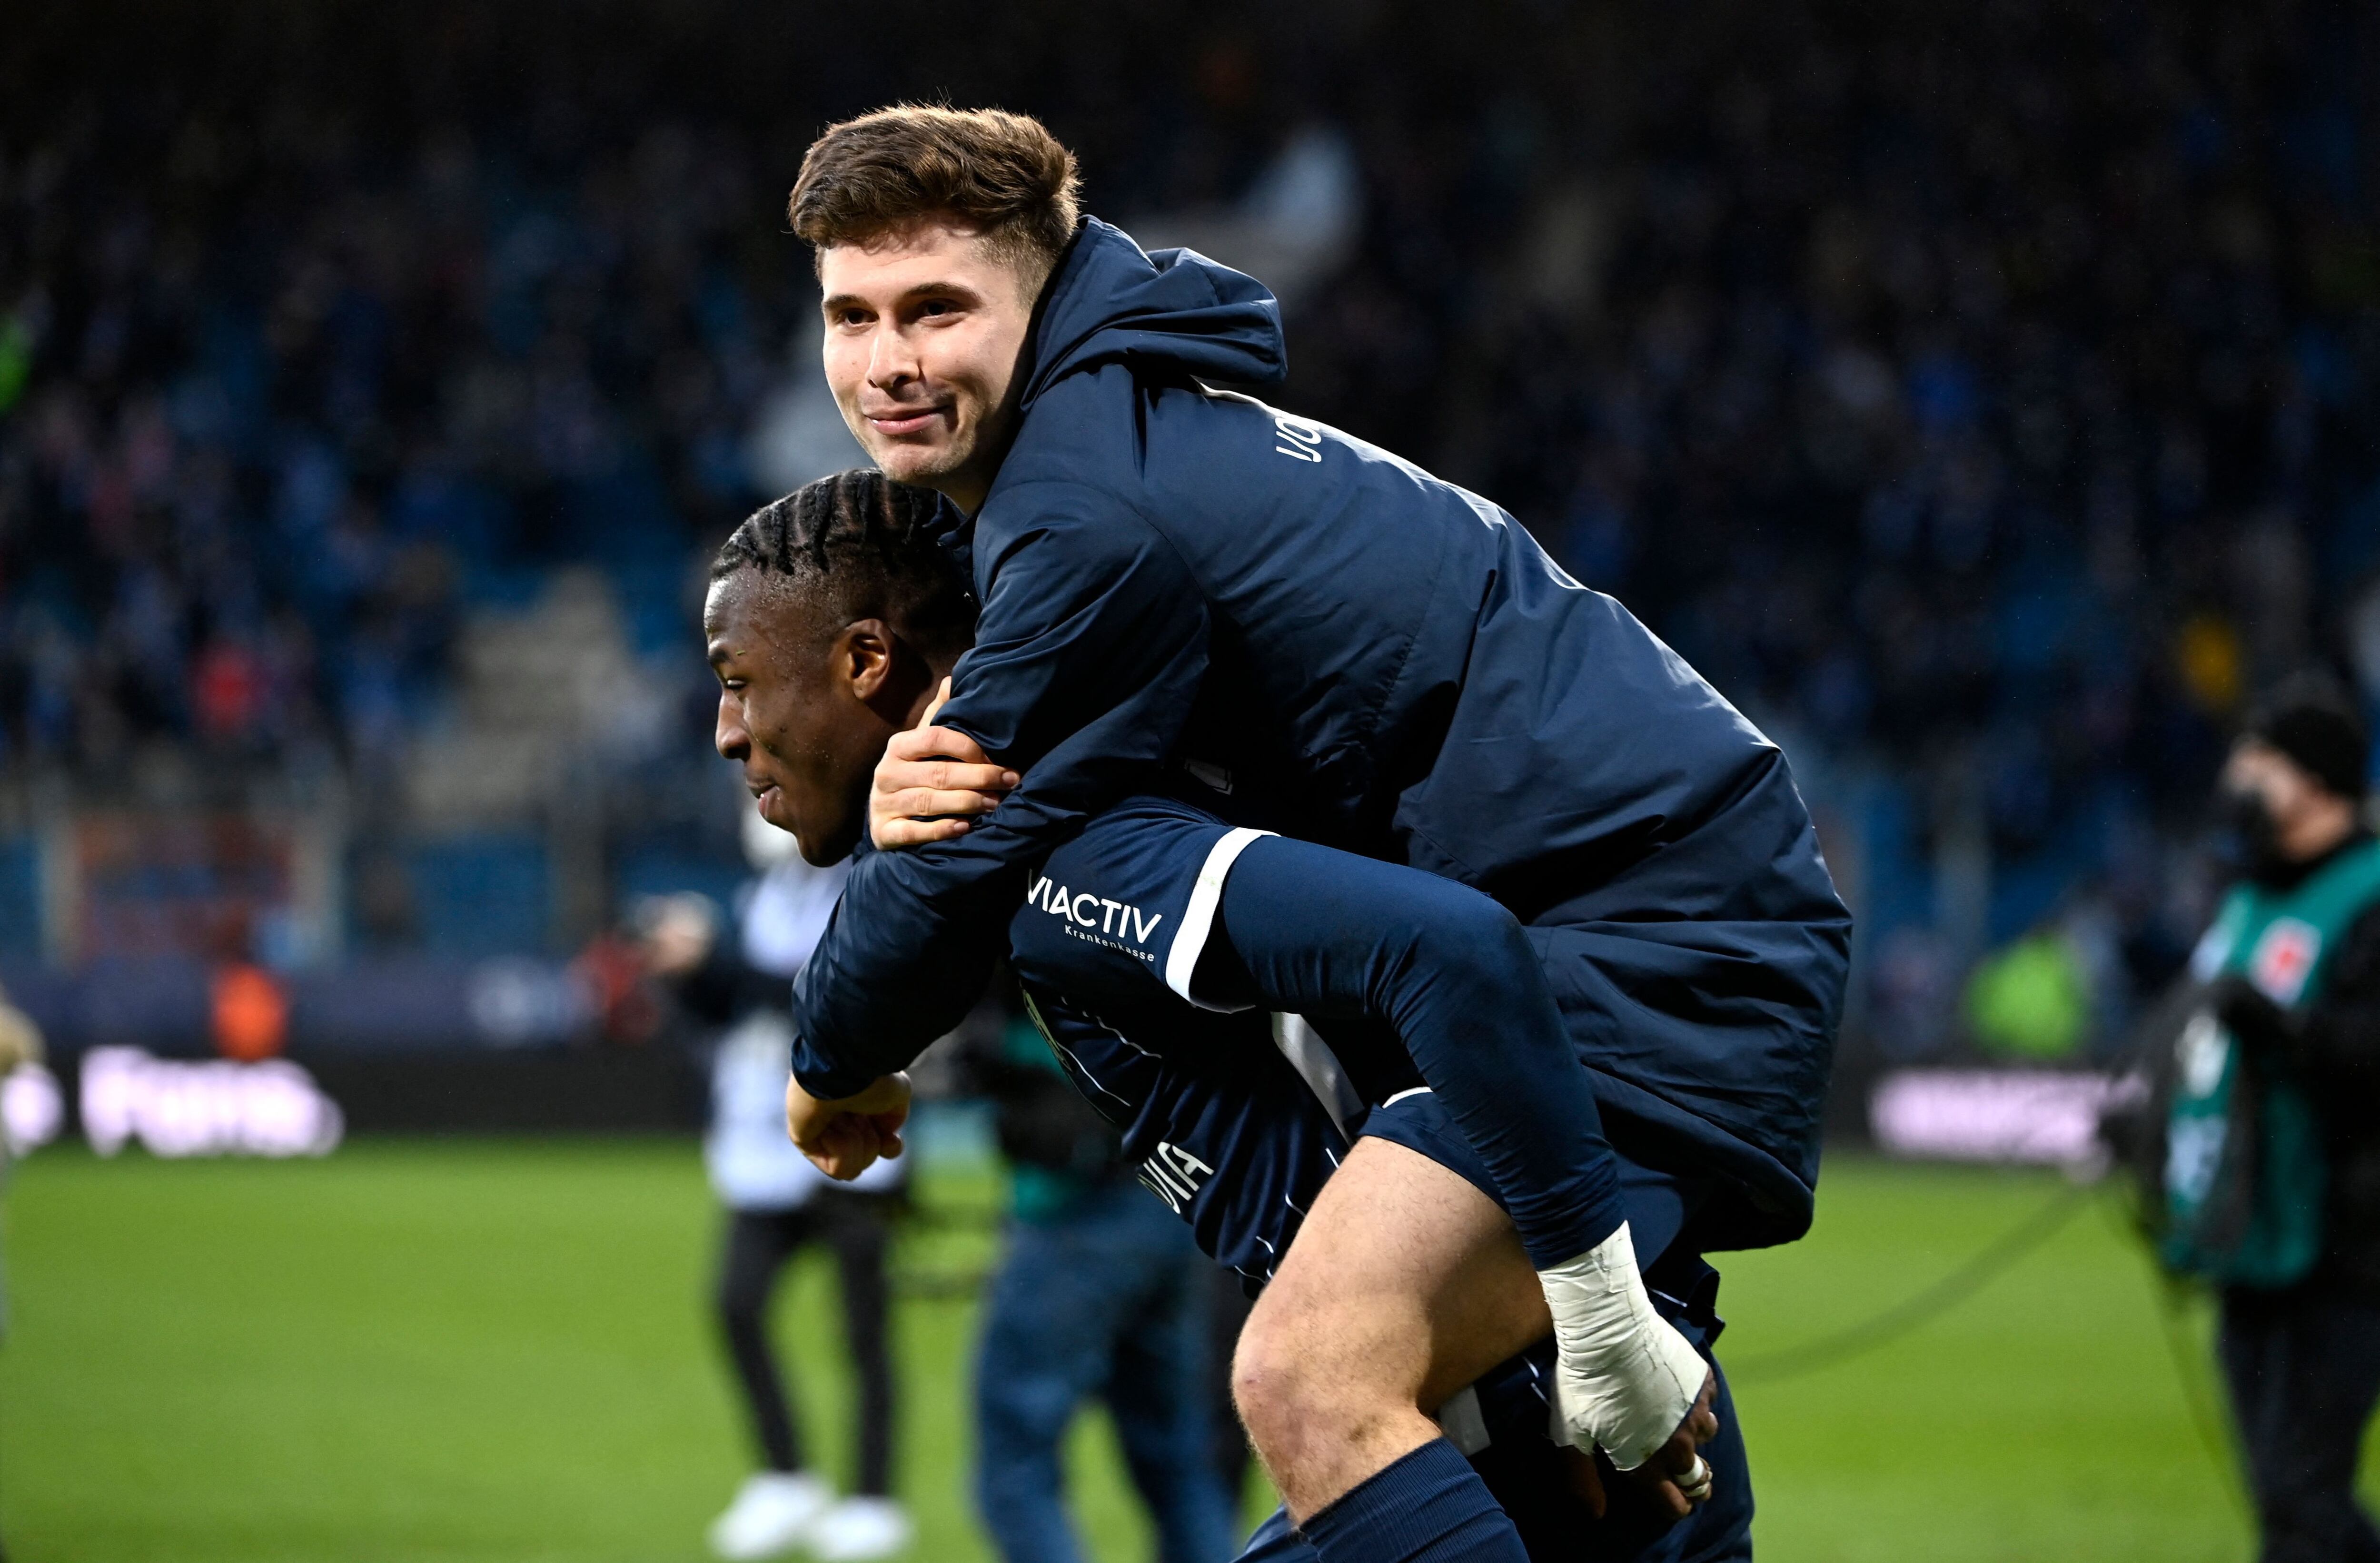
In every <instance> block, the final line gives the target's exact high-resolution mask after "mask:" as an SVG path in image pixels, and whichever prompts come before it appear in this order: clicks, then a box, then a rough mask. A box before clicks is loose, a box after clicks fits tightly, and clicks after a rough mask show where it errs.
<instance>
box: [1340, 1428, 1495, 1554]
mask: <svg viewBox="0 0 2380 1563" xmlns="http://www.w3.org/2000/svg"><path fill="white" fill-rule="evenodd" d="M1298 1533H1299V1534H1301V1535H1303V1536H1304V1537H1305V1539H1306V1541H1307V1542H1308V1543H1309V1544H1311V1545H1312V1546H1313V1548H1314V1550H1315V1552H1316V1553H1317V1554H1318V1555H1319V1556H1320V1557H1321V1558H1322V1563H1528V1557H1529V1555H1528V1553H1527V1551H1526V1550H1525V1549H1524V1548H1523V1547H1522V1545H1521V1538H1520V1534H1519V1533H1517V1532H1515V1531H1514V1530H1513V1529H1512V1521H1511V1520H1510V1519H1508V1518H1507V1517H1506V1516H1505V1513H1504V1510H1503V1509H1502V1508H1500V1506H1499V1505H1498V1504H1497V1502H1496V1499H1495V1498H1494V1497H1493V1496H1491V1495H1490V1494H1489V1493H1488V1484H1487V1483H1485V1482H1482V1481H1481V1480H1480V1479H1479V1472H1476V1471H1474V1470H1472V1469H1471V1462H1470V1461H1469V1460H1465V1459H1463V1457H1462V1456H1461V1455H1460V1454H1458V1453H1456V1452H1455V1448H1454V1446H1453V1445H1452V1444H1450V1443H1448V1442H1447V1441H1446V1440H1445V1439H1443V1438H1432V1439H1431V1440H1430V1441H1429V1442H1428V1443H1427V1444H1424V1445H1423V1446H1422V1447H1421V1448H1417V1449H1415V1450H1414V1452H1413V1453H1411V1454H1409V1455H1405V1456H1403V1457H1401V1458H1400V1459H1398V1460H1396V1461H1395V1462H1394V1463H1393V1464H1391V1465H1390V1466H1388V1467H1387V1468H1386V1469H1384V1470H1382V1471H1379V1472H1375V1473H1374V1474H1372V1475H1371V1476H1369V1477H1366V1479H1365V1480H1363V1481H1361V1482H1359V1483H1357V1484H1355V1485H1354V1487H1353V1488H1351V1489H1349V1491H1348V1492H1347V1494H1346V1495H1345V1496H1342V1497H1341V1498H1340V1499H1339V1500H1338V1501H1337V1502H1336V1503H1333V1504H1331V1505H1330V1507H1329V1508H1325V1509H1324V1510H1322V1512H1321V1513H1319V1514H1317V1515H1316V1516H1315V1517H1314V1518H1313V1519H1311V1520H1308V1521H1306V1522H1305V1524H1303V1525H1301V1526H1299V1527H1298Z"/></svg>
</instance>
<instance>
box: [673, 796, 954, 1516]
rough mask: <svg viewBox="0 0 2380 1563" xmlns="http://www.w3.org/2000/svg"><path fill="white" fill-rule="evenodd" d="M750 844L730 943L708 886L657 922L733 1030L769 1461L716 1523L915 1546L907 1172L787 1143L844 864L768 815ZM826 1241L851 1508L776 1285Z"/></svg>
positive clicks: (680, 971)
mask: <svg viewBox="0 0 2380 1563" xmlns="http://www.w3.org/2000/svg"><path fill="white" fill-rule="evenodd" d="M744 838H745V850H746V855H747V858H748V859H749V860H750V862H751V863H752V866H754V868H755V869H757V870H759V878H757V879H755V880H754V881H752V882H751V883H750V884H749V885H748V886H747V888H746V891H745V892H744V894H743V896H742V897H741V898H740V906H739V912H738V915H737V917H736V920H735V930H734V937H733V938H732V939H721V938H718V937H717V927H716V916H715V914H713V913H712V912H711V910H710V902H709V901H708V900H706V899H704V898H702V897H699V896H691V897H681V896H671V897H662V898H657V900H656V901H655V902H653V903H648V905H647V907H646V909H645V912H644V915H643V916H642V918H641V919H640V921H642V922H643V924H644V925H645V927H644V930H643V931H644V944H645V949H646V959H647V962H648V963H649V964H650V967H651V969H652V970H653V971H654V973H655V975H659V976H662V977H663V978H664V979H665V980H666V981H667V982H668V984H669V986H670V987H672V988H673V990H674V994H675V996H676V998H677V1000H678V1003H679V1006H680V1007H681V1008H682V1009H683V1010H684V1011H686V1013H687V1014H688V1016H689V1017H690V1018H692V1019H693V1020H695V1021H696V1022H697V1023H698V1024H703V1025H705V1026H706V1027H708V1028H710V1029H712V1030H713V1032H714V1034H717V1035H719V1037H720V1039H719V1042H718V1045H717V1048H716V1050H715V1052H714V1053H713V1056H712V1063H711V1121H710V1134H709V1136H708V1137H707V1139H706V1140H705V1142H704V1145H703V1159H704V1162H705V1164H706V1166H707V1168H708V1169H709V1171H710V1184H711V1187H712V1189H713V1190H714V1191H716V1192H717V1193H718V1195H719V1199H720V1203H721V1204H722V1205H723V1206H726V1208H727V1232H726V1240H725V1243H724V1245H723V1252H722V1258H721V1262H720V1268H719V1278H718V1288H717V1294H716V1295H717V1308H718V1317H719V1326H720V1330H721V1333H722V1336H723V1338H724V1339H725V1342H726V1346H727V1354H728V1359H729V1361H730V1363H732V1364H733V1366H734V1368H735V1383H736V1387H737V1388H738V1389H739V1390H740V1391H741V1393H742V1395H743V1399H744V1404H745V1409H746V1411H747V1414H748V1415H749V1417H750V1419H751V1426H752V1435H753V1439H754V1442H755V1444H756V1445H757V1446H758V1448H759V1455H760V1469H759V1470H758V1471H756V1472H754V1473H753V1474H752V1475H751V1476H749V1477H747V1479H746V1480H745V1483H744V1484H743V1486H742V1487H741V1488H740V1489H738V1490H737V1492H736V1495H735V1501H734V1502H733V1503H731V1504H730V1505H729V1506H728V1508H727V1510H726V1512H724V1513H722V1515H720V1516H719V1518H718V1519H717V1520H716V1521H713V1522H712V1524H711V1527H710V1546H711V1550H712V1551H713V1552H715V1553H717V1554H718V1555H719V1556H720V1557H724V1558H757V1557H771V1556H773V1555H775V1554H777V1553H781V1552H784V1551H787V1550H790V1549H791V1548H794V1547H795V1546H799V1547H802V1548H804V1549H805V1550H807V1552H808V1553H809V1554H810V1555H811V1556H813V1557H820V1558H824V1559H829V1560H835V1559H844V1560H855V1559H864V1558H875V1557H890V1556H891V1555H892V1554H894V1553H897V1552H899V1551H901V1550H903V1549H904V1548H905V1547H906V1546H907V1545H909V1542H910V1540H911V1538H912V1535H913V1527H912V1524H911V1521H910V1520H909V1516H908V1514H907V1512H906V1511H905V1509H904V1508H902V1507H901V1506H900V1505H899V1504H898V1503H896V1502H895V1501H894V1500H893V1498H892V1487H891V1478H892V1413H893V1383H892V1356H891V1351H890V1347H889V1341H888V1339H887V1334H888V1332H887V1325H888V1321H889V1315H890V1313H891V1305H890V1303H891V1297H890V1290H889V1288H888V1286H887V1283H886V1279H885V1250H886V1247H887V1241H888V1238H889V1235H890V1234H889V1218H890V1216H891V1213H892V1209H893V1208H894V1207H895V1206H897V1205H898V1203H899V1201H900V1198H901V1196H902V1186H903V1180H904V1178H905V1171H904V1166H905V1164H904V1163H901V1162H897V1161H894V1162H888V1163H885V1164H883V1165H882V1166H880V1167H879V1168H876V1169H870V1171H869V1172H868V1175H867V1176H865V1177H863V1178H861V1179H859V1180H858V1181H856V1182H854V1183H849V1184H844V1183H837V1182H834V1181H832V1180H830V1179H829V1178H828V1177H827V1176H826V1175H825V1174H824V1173H822V1172H820V1171H819V1170H818V1169H816V1168H814V1167H812V1166H811V1165H810V1164H809V1162H808V1161H807V1159H806V1158H805V1157H803V1156H802V1154H801V1153H800V1152H799V1151H797V1150H795V1148H794V1146H793V1143H792V1142H791V1141H789V1140H788V1139H786V1137H785V1121H784V1101H785V1082H786V1080H787V1079H788V1078H789V1068H788V1062H787V1060H788V1058H789V1055H790V1053H791V1049H792V1044H793V1033H792V1026H791V1023H790V1021H789V1019H788V1003H789V998H790V991H791V982H792V978H793V975H794V974H795V973H796V972H798V971H800V970H801V966H802V963H803V962H804V961H806V960H807V959H808V958H809V952H810V950H811V948H812V947H813V946H814V945H815V944H816V943H817V942H818V938H819V933H820V930H821V929H823V928H824V927H825V926H826V920H827V917H828V915H830V914H831V913H832V911H833V910H834V903H835V898H836V897H837V896H838V895H839V894H840V893H841V892H842V889H843V879H844V868H843V867H841V866H837V867H833V868H813V867H811V866H809V865H808V864H807V863H804V862H803V861H802V860H801V857H800V855H799V854H797V853H795V851H794V838H793V837H791V836H790V835H787V834H786V833H785V832H783V831H782V830H777V829H776V828H775V827H774V826H772V825H770V824H769V823H768V822H767V821H766V820H763V819H761V818H759V815H757V814H751V815H747V816H746V818H745V830H744ZM813 1242H819V1243H823V1244H825V1245H826V1247H827V1248H828V1249H829V1250H830V1251H832V1253H833V1254H834V1256H835V1262H836V1265H837V1267H838V1268H839V1270H840V1271H841V1275H842V1281H843V1305H844V1335H845V1339H846V1340H847V1342H848V1345H849V1348H850V1351H851V1357H852V1363H853V1366H854V1368H855V1369H856V1377H857V1381H858V1382H857V1389H858V1397H857V1399H858V1409H859V1417H858V1428H857V1449H858V1460H857V1465H858V1470H857V1481H856V1484H855V1485H854V1488H853V1492H852V1496H848V1497H845V1498H844V1499H842V1500H841V1501H839V1502H838V1501H837V1500H836V1497H835V1493H834V1488H833V1486H832V1484H830V1483H829V1482H828V1481H827V1479H826V1478H825V1477H823V1476H821V1475H820V1474H818V1473H817V1472H815V1471H814V1470H812V1469H810V1468H809V1467H808V1466H807V1464H806V1462H805V1459H804V1454H803V1448H802V1439H801V1435H800V1430H799V1424H798V1423H797V1422H796V1420H795V1416H794V1413H793V1409H792V1407H791V1406H790V1405H789V1404H788V1402H787V1399H786V1397H785V1392H784V1386H783V1378H782V1375H781V1374H780V1372H779V1368H778V1363H777V1360H776V1356H775V1353H774V1352H773V1351H771V1347H770V1343H769V1332H768V1311H769V1301H770V1298H771V1294H772V1293H773V1292H774V1290H775V1289H776V1283H777V1278H778V1276H779V1275H780V1274H781V1273H782V1272H783V1269H784V1267H785V1266H786V1264H787V1263H788V1262H789V1261H790V1260H792V1259H793V1258H794V1257H795V1254H798V1253H800V1251H801V1250H802V1249H803V1248H805V1247H807V1246H808V1245H809V1244H811V1243H813Z"/></svg>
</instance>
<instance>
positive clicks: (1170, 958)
mask: <svg viewBox="0 0 2380 1563" xmlns="http://www.w3.org/2000/svg"><path fill="white" fill-rule="evenodd" d="M1271 834H1273V832H1272V831H1270V830H1249V829H1248V828H1247V827H1246V826H1245V825H1239V826H1234V827H1233V828H1232V829H1231V830H1226V831H1224V832H1223V833H1222V834H1221V835H1220V836H1219V837H1217V838H1216V840H1215V844H1214V845H1213V846H1211V847H1209V848H1208V849H1207V861H1206V862H1205V863H1204V864H1202V865H1201V866H1199V869H1198V878H1197V882H1196V883H1195V884H1193V885H1192V886H1191V887H1190V905H1189V908H1188V909H1187V910H1186V911H1184V913H1183V914H1182V927H1181V928H1180V929H1179V930H1178V931H1176V932H1175V934H1174V936H1173V948H1172V949H1171V950H1169V951H1166V952H1165V986H1166V987H1170V988H1172V989H1173V991H1174V992H1176V993H1178V994H1180V995H1181V996H1182V997H1183V998H1184V999H1188V1000H1190V1002H1191V1003H1193V1004H1197V1006H1198V1008H1200V1009H1202V1010H1222V1011H1229V1010H1233V1009H1241V1010H1245V1009H1246V1008H1247V1006H1246V1005H1245V1004H1236V1005H1233V1004H1199V1003H1198V1000H1196V999H1195V998H1192V997H1191V994H1190V978H1191V976H1192V975H1193V974H1194V973H1196V971H1197V970H1198V957H1199V956H1201V955H1203V954H1205V953H1206V952H1207V936H1208V934H1209V933H1211V932H1213V931H1214V927H1215V908H1216V906H1217V905H1218V904H1220V903H1221V901H1222V899H1223V880H1224V879H1225V878H1227V877H1228V876H1229V875H1230V874H1231V872H1232V865H1233V863H1234V862H1235V861H1237V860H1238V858H1239V855H1240V854H1242V853H1244V852H1245V851H1247V850H1248V843H1249V842H1253V841H1256V840H1257V839H1258V838H1259V837H1263V836H1269V835H1271Z"/></svg>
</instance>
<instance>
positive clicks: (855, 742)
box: [702, 570, 937, 866]
mask: <svg viewBox="0 0 2380 1563" xmlns="http://www.w3.org/2000/svg"><path fill="white" fill-rule="evenodd" d="M702 630H703V635H704V637H705V638H706V639H707V640H708V641H709V643H710V647H709V648H710V668H711V672H714V673H716V674H717V675H718V677H719V719H718V725H717V728H716V730H715V731H714V733H713V734H712V742H713V743H714V745H716V746H717V748H718V750H719V753H720V755H721V756H722V757H724V758H727V759H731V760H734V761H735V762H736V763H737V764H738V765H740V766H742V767H743V768H744V784H745V785H746V786H747V787H748V788H749V789H750V790H751V793H752V796H753V798H754V800H755V803H756V804H757V806H759V811H760V816H761V818H764V819H766V820H768V822H769V823H770V824H771V825H774V826H776V827H777V828H778V829H779V830H789V831H791V832H793V835H794V838H795V841H797V842H800V844H801V849H802V855H803V856H804V857H805V858H807V859H808V860H809V861H810V862H812V863H815V864H819V865H821V866H823V865H826V864H829V863H836V862H840V861H842V859H843V858H844V857H846V856H848V855H849V854H850V852H851V849H852V848H853V847H854V846H855V845H856V844H857V843H858V841H859V830H860V826H861V824H862V822H863V820H864V818H865V808H866V803H867V793H868V776H869V774H870V773H871V772H872V771H873V770H874V769H875V767H876V760H877V757H879V756H880V755H881V754H882V753H883V752H884V743H885V740H886V739H888V738H890V737H891V736H892V733H894V732H896V731H898V730H899V729H900V728H901V727H903V726H905V725H906V724H907V722H908V721H909V720H910V713H911V712H912V710H913V709H916V708H917V707H919V706H921V705H922V704H923V702H924V698H925V696H924V691H925V690H926V689H927V688H928V687H929V686H930V685H931V683H932V680H933V678H934V677H935V676H937V675H936V674H935V672H934V671H933V670H932V669H930V668H929V667H928V666H927V665H926V663H925V661H924V660H923V659H922V658H920V657H919V656H918V655H917V652H916V651H914V650H913V649H911V648H909V646H908V645H907V644H906V643H905V642H904V641H902V640H901V639H900V638H899V637H898V636H895V635H894V634H893V633H892V630H891V629H890V628H889V627H887V626H886V625H885V624H884V623H883V622H882V621H881V620H879V619H861V620H859V621H857V622H856V623H854V624H844V625H843V626H841V627H840V628H831V627H828V626H826V625H824V624H820V615H819V614H818V612H816V611H815V610H814V609H813V608H812V606H811V605H810V604H807V603H805V602H803V601H801V600H799V588H797V587H796V586H795V584H794V583H792V582H790V581H788V580H787V579H786V578H785V577H783V576H772V575H769V574H767V573H765V572H762V571H759V570H739V571H737V572H735V574H733V575H731V576H725V577H724V578H722V579H720V580H717V581H714V582H712V583H711V587H710V595H709V597H707V598H706V599H705V600H704V601H703V608H702Z"/></svg>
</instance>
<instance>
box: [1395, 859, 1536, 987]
mask: <svg viewBox="0 0 2380 1563" xmlns="http://www.w3.org/2000/svg"><path fill="white" fill-rule="evenodd" d="M1431 888H1432V889H1433V890H1439V887H1436V886H1433V887H1431ZM1415 935H1416V938H1417V939H1418V947H1419V949H1420V950H1421V951H1423V952H1424V953H1425V954H1426V955H1427V956H1428V957H1429V958H1430V960H1431V963H1432V964H1433V965H1434V966H1436V967H1437V968H1438V969H1439V971H1441V972H1443V973H1445V974H1447V975H1450V976H1452V977H1456V978H1461V979H1467V980H1469V981H1473V982H1475V983H1477V984H1478V985H1479V986H1480V987H1483V988H1485V989H1487V990H1488V991H1489V992H1500V991H1505V990H1507V989H1508V987H1509V985H1510V984H1511V982H1512V976H1513V974H1514V973H1519V972H1531V971H1534V970H1535V969H1536V963H1537V959H1536V951H1535V950H1534V949H1532V948H1531V947H1530V944H1529V936H1528V933H1527V931H1526V930H1524V928H1523V927H1521V924H1520V920H1519V919H1518V918H1516V917H1514V916H1513V915H1512V913H1510V912H1509V911H1506V910H1505V909H1504V907H1502V906H1501V905H1500V904H1499V903H1496V902H1493V901H1490V900H1489V899H1488V897H1486V896H1484V895H1481V894H1480V893H1479V892H1478V891H1474V890H1469V889H1466V888H1465V887H1463V886H1462V885H1456V884H1447V885H1445V886H1444V887H1443V889H1442V890H1439V893H1438V894H1436V895H1434V896H1433V897H1432V898H1431V905H1430V906H1429V908H1428V911H1427V916H1426V917H1425V918H1423V919H1422V920H1421V921H1420V922H1419V923H1418V924H1417V926H1416V928H1415Z"/></svg>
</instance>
